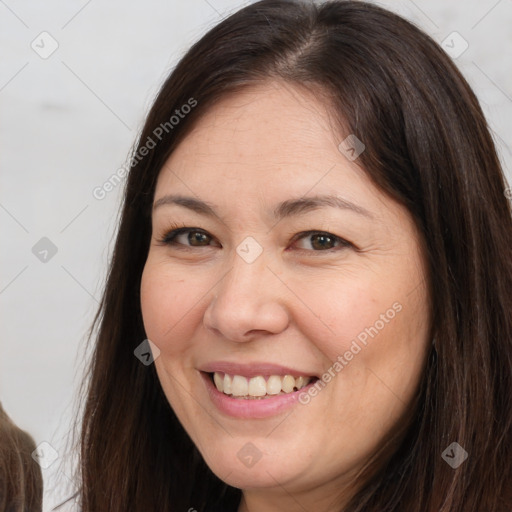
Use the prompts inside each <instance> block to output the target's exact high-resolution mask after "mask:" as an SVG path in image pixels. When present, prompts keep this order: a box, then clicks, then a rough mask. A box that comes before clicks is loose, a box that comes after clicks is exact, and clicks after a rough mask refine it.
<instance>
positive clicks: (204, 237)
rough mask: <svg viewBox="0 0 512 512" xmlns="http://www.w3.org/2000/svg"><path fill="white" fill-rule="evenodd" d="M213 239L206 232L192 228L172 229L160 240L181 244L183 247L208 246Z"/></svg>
mask: <svg viewBox="0 0 512 512" xmlns="http://www.w3.org/2000/svg"><path fill="white" fill-rule="evenodd" d="M212 241H213V237H211V236H210V235H209V234H208V233H206V232H204V231H202V230H199V229H194V228H180V229H174V230H172V231H170V232H169V233H167V234H166V235H165V236H164V238H163V239H162V240H161V242H162V243H163V244H166V245H183V246H185V247H208V246H209V245H210V244H211V243H212Z"/></svg>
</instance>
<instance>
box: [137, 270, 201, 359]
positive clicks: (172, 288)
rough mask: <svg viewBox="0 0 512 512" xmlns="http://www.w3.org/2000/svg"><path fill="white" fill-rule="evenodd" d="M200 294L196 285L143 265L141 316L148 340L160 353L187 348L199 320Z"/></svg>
mask: <svg viewBox="0 0 512 512" xmlns="http://www.w3.org/2000/svg"><path fill="white" fill-rule="evenodd" d="M203 295H204V291H203V288H201V287H200V284H199V282H195V281H194V280H193V279H190V278H189V277H187V279H186V280H185V279H183V277H182V276H181V277H180V276H179V275H178V274H177V273H176V272H172V271H171V270H170V269H166V268H164V267H163V266H162V265H155V264H151V263H148V264H146V266H145V268H144V272H143V274H142V280H141V310H142V317H143V321H144V328H145V330H146V335H147V337H148V338H149V339H150V340H151V341H153V342H154V343H155V344H156V345H157V346H158V347H159V349H160V350H161V351H162V352H176V351H179V350H181V349H182V348H183V346H185V345H186V342H187V339H189V338H190V337H191V335H192V330H193V328H194V325H196V324H197V322H198V321H199V318H200V315H201V308H202V306H203V305H202V303H201V297H202V296H203ZM180 340H183V343H181V344H180Z"/></svg>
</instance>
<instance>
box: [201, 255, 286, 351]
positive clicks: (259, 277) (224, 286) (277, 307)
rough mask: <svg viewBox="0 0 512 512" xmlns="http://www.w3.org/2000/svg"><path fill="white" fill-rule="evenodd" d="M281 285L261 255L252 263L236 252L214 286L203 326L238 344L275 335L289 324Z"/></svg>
mask: <svg viewBox="0 0 512 512" xmlns="http://www.w3.org/2000/svg"><path fill="white" fill-rule="evenodd" d="M283 288H284V285H283V284H282V283H281V282H280V281H279V279H278V278H277V277H276V276H275V275H274V273H273V272H272V271H271V270H270V269H269V268H268V267H267V266H266V263H265V259H264V257H263V255H261V256H260V257H259V258H258V259H257V260H256V261H255V262H252V263H247V262H246V261H244V260H243V259H242V258H240V257H239V256H238V255H235V257H234V263H233V266H232V268H231V270H230V271H229V272H227V274H226V275H225V276H224V278H223V279H222V280H221V281H220V282H219V283H218V285H217V286H216V287H215V289H214V292H213V296H212V300H211V301H210V303H209V305H208V307H207V309H206V311H205V313H204V319H203V321H204V325H205V327H206V328H207V329H209V330H212V331H214V332H215V333H216V334H217V335H218V336H220V337H222V338H224V339H228V340H230V341H235V342H240V343H241V342H246V341H250V340H252V339H254V338H255V337H258V336H261V335H265V334H266V335H268V334H278V333H280V332H282V331H284V330H285V329H286V327H287V326H288V324H289V314H288V312H287V309H286V306H285V290H284V289H283Z"/></svg>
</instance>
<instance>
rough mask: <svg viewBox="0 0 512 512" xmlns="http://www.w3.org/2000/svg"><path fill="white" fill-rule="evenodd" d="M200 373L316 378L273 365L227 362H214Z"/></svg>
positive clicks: (303, 372)
mask: <svg viewBox="0 0 512 512" xmlns="http://www.w3.org/2000/svg"><path fill="white" fill-rule="evenodd" d="M198 369H199V370H200V371H202V372H206V373H213V372H221V373H227V374H228V375H241V376H243V377H248V378H250V377H257V376H258V375H263V376H265V375H283V376H284V375H291V376H292V377H301V376H302V377H316V375H314V374H313V373H311V372H308V371H304V370H297V369H294V368H289V367H286V366H282V365H280V364H273V363H257V362H255V363H235V362H229V361H214V362H211V363H206V364H204V365H202V366H201V367H200V368H198Z"/></svg>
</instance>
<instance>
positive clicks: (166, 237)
mask: <svg viewBox="0 0 512 512" xmlns="http://www.w3.org/2000/svg"><path fill="white" fill-rule="evenodd" d="M194 231H195V232H198V233H203V234H205V235H207V236H208V237H209V238H211V240H212V241H213V240H215V241H217V243H218V244H219V245H220V247H221V248H222V244H221V243H220V242H219V241H218V240H216V238H215V237H214V236H213V235H211V234H210V233H208V231H206V230H205V229H202V228H198V227H193V226H187V225H185V224H183V223H182V224H179V225H178V224H174V225H171V226H170V227H169V228H168V229H166V230H165V232H164V234H163V235H162V236H161V237H160V238H159V239H158V243H159V244H160V245H166V246H170V245H173V246H174V247H179V248H180V249H185V250H188V249H191V250H195V249H199V248H206V247H212V246H211V245H202V246H201V245H200V246H192V245H186V244H181V243H173V242H174V240H175V239H176V237H177V236H179V235H181V234H183V233H187V232H194ZM311 235H326V236H328V237H330V238H333V239H334V240H335V241H336V242H338V243H339V245H338V246H335V247H332V248H330V249H325V250H317V251H315V250H314V249H303V248H298V249H294V250H296V251H302V252H308V253H327V254H330V253H332V252H335V251H339V250H341V249H346V248H352V249H354V250H358V248H357V247H356V246H355V245H354V244H353V243H351V242H349V241H348V240H346V239H344V238H342V237H340V236H338V235H335V234H334V233H331V232H329V231H322V230H315V229H312V230H308V231H301V232H300V233H296V232H295V231H294V232H292V233H290V234H289V235H287V237H288V238H290V237H292V239H291V243H292V244H293V243H295V242H297V241H298V240H302V239H303V238H307V237H308V236H311Z"/></svg>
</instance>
